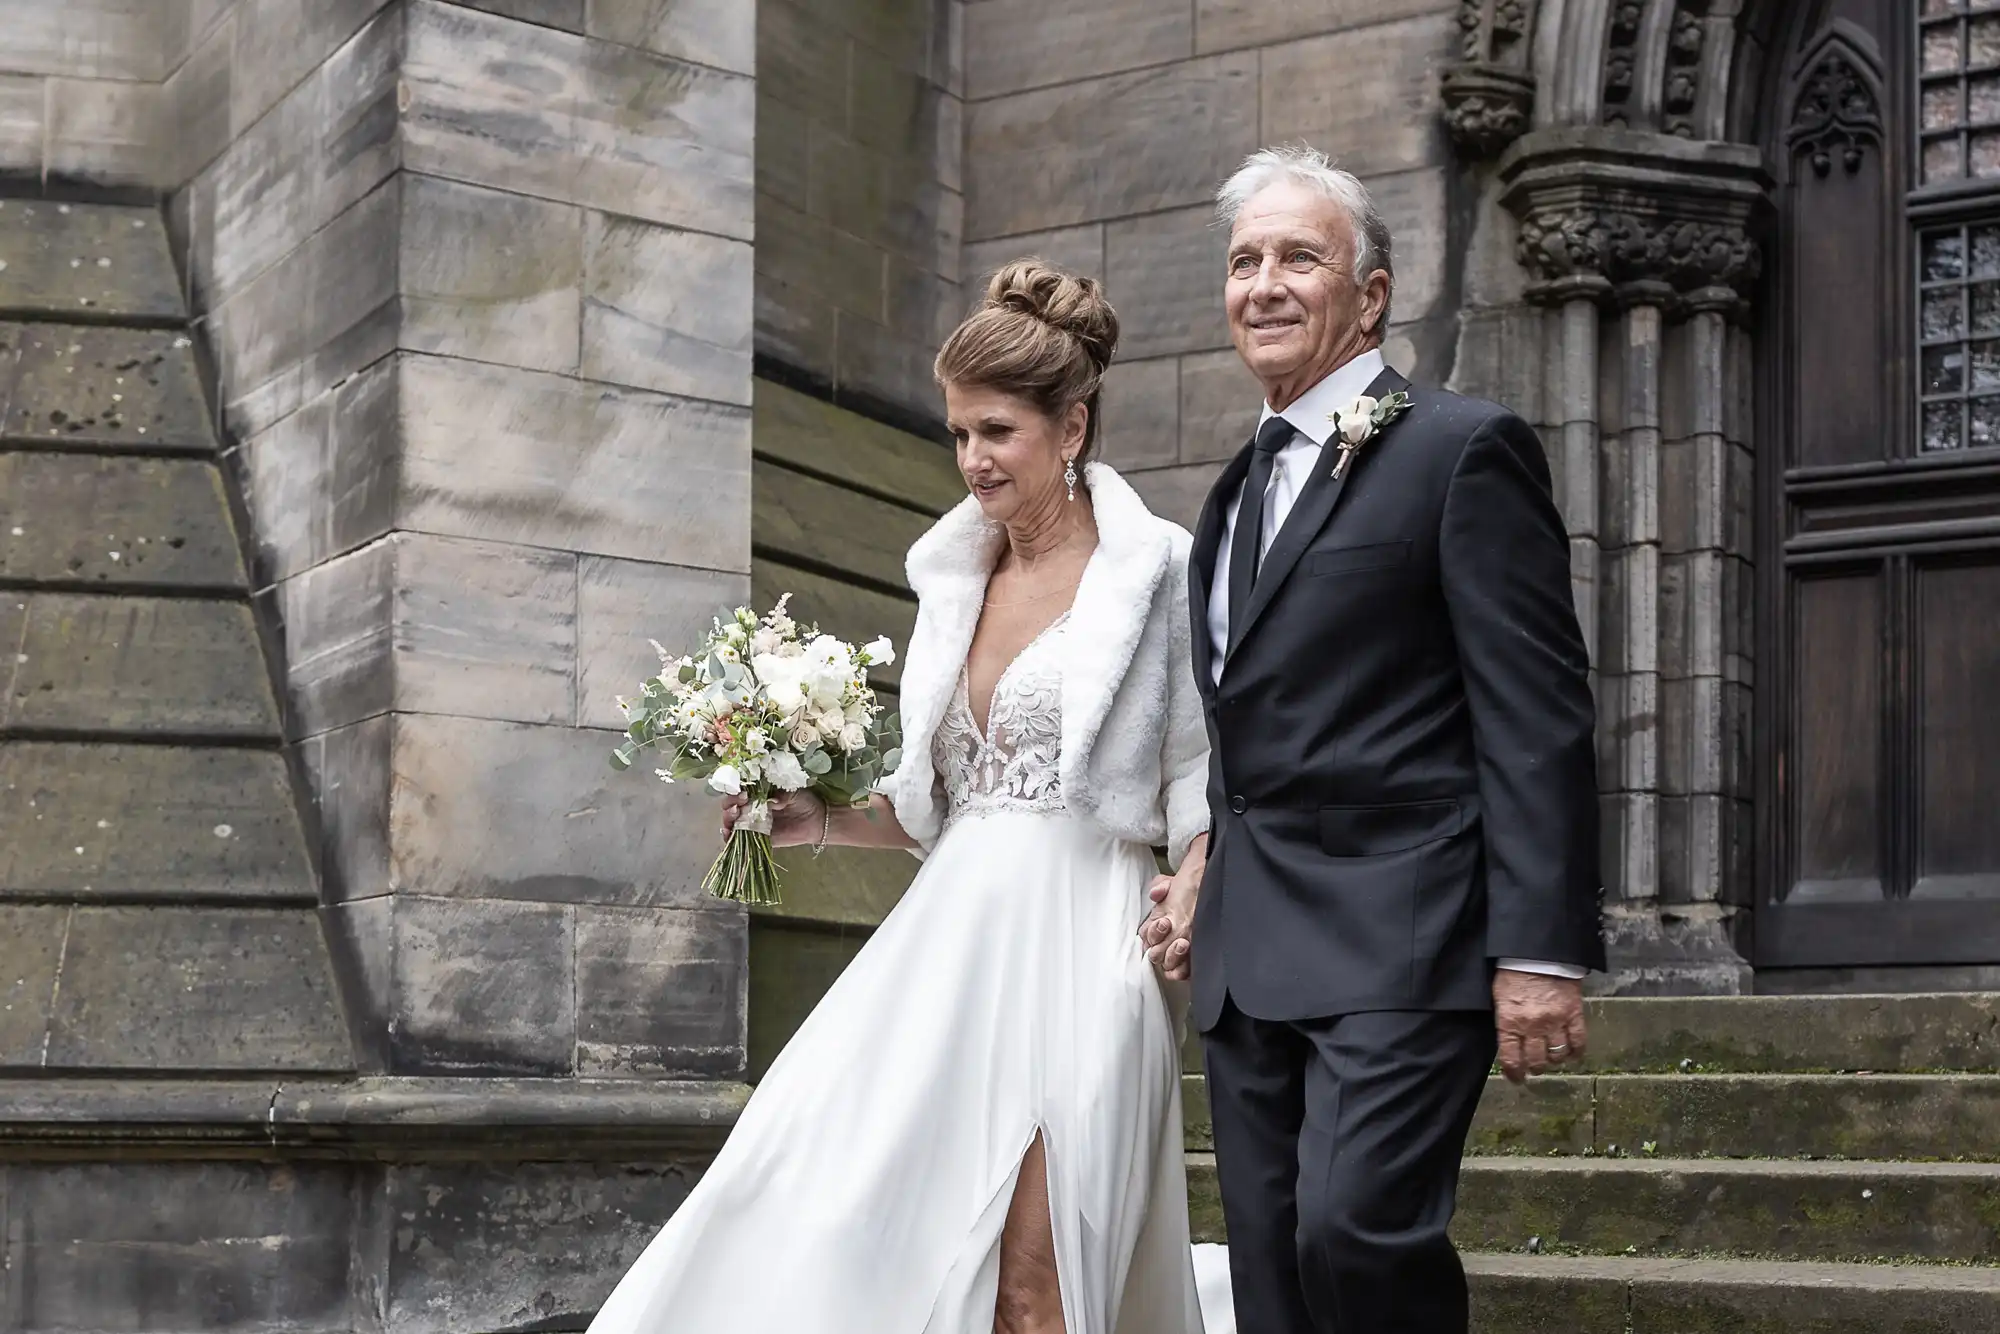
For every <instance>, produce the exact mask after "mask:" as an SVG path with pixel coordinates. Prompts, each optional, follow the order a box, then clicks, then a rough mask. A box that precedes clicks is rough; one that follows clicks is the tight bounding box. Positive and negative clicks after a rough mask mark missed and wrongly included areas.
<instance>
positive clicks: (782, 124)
mask: <svg viewBox="0 0 2000 1334" xmlns="http://www.w3.org/2000/svg"><path fill="white" fill-rule="evenodd" d="M964 10H965V3H964V0H760V3H759V4H758V5H757V59H758V64H759V66H760V68H761V70H762V72H763V76H762V77H761V78H760V79H759V80H758V94H757V325H756V343H757V355H758V358H759V361H760V364H761V365H762V366H763V367H764V368H765V371H766V373H767V374H769V375H771V376H773V377H775V378H778V379H781V380H783V381H784V382H785V383H788V384H792V385H793V386H795V387H798V388H802V389H805V390H806V391H808V392H811V393H814V394H819V395H823V396H826V397H829V398H832V399H834V400H835V401H838V402H842V403H846V404H848V405H850V406H853V407H856V408H858V409H859V410H861V411H862V412H863V413H865V414H867V415H869V416H874V417H878V418H884V419H887V420H893V421H898V422H901V423H903V424H905V425H910V426H914V427H916V428H917V429H919V430H923V429H927V424H928V423H934V422H936V421H937V420H939V419H940V418H941V417H942V415H943V414H942V412H941V411H940V410H939V408H938V405H937V390H936V389H935V388H934V387H933V386H932V384H931V370H930V367H931V359H932V358H933V357H934V356H935V355H936V353H937V347H938V344H939V342H941V341H942V339H943V336H944V334H945V333H946V332H947V331H948V330H949V329H950V328H951V326H952V325H953V324H954V323H956V322H957V320H958V319H959V317H960V316H961V315H962V314H963V313H964V311H963V309H962V299H961V296H960V292H959V287H958V283H959V276H960V267H959V258H960V236H961V231H962V229H963V226H964V211H965V204H964V197H963V195H962V193H961V182H960V175H961V173H960V157H961V151H962V145H963V103H962V101H961V99H962V97H963V96H964V76H963V68H962V60H963V50H964V46H963V42H964V31H963V13H964Z"/></svg>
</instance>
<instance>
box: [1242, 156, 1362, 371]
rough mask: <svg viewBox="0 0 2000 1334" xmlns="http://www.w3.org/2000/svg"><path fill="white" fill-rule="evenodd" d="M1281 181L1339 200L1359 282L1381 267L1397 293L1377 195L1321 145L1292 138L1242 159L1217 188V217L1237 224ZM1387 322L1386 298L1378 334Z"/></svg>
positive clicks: (1335, 200)
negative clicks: (1351, 235)
mask: <svg viewBox="0 0 2000 1334" xmlns="http://www.w3.org/2000/svg"><path fill="white" fill-rule="evenodd" d="M1280 181H1290V182H1292V183H1293V184H1295V185H1302V186H1304V187H1305V188H1306V189H1308V190H1311V191H1313V192H1314V193H1315V194H1318V195H1321V196H1324V197H1325V198H1327V199H1329V200H1331V201H1333V202H1334V203H1335V204H1338V205H1339V206H1340V208H1341V211H1342V212H1344V213H1345V214H1347V222H1348V226H1349V227H1350V229H1351V230H1352V231H1353V233H1354V285H1355V286H1356V287H1360V286H1363V285H1365V284H1366V283H1367V281H1368V277H1369V275H1370V274H1372V273H1374V272H1376V271H1377V270H1380V271H1381V272H1383V273H1385V274H1387V275H1388V276H1389V293H1390V296H1391V297H1392V298H1393V297H1394V295H1395V290H1396V270H1395V267H1394V265H1393V263H1392V261H1391V258H1390V256H1391V252H1392V249H1393V247H1392V245H1391V241H1390V237H1389V224H1388V223H1386V222H1384V221H1382V214H1381V212H1380V211H1379V210H1377V209H1376V207H1375V197H1374V196H1373V195H1371V194H1369V193H1368V187H1367V186H1365V185H1363V184H1362V183H1361V178H1360V177H1358V176H1356V175H1355V174H1354V173H1353V172H1351V171H1343V170H1342V169H1341V168H1339V167H1336V166H1334V165H1333V159H1332V158H1330V157H1328V156H1327V155H1326V154H1324V153H1322V152H1320V151H1319V150H1318V149H1317V148H1311V147H1308V146H1306V145H1305V144H1288V145H1286V146H1284V147H1282V148H1265V149H1261V150H1259V151H1258V152H1255V153H1252V154H1251V155H1250V156H1249V157H1247V158H1245V159H1243V165H1242V166H1240V167H1238V168H1237V169H1236V174H1235V175H1233V176H1231V177H1230V178H1229V179H1228V180H1226V181H1224V182H1223V183H1222V188H1221V189H1219V190H1217V191H1216V192H1215V217H1216V221H1217V222H1218V223H1220V224H1221V225H1222V226H1224V227H1234V226H1235V225H1236V219H1237V218H1238V217H1239V216H1240V215H1241V214H1242V212H1243V209H1244V206H1245V205H1247V204H1248V203H1249V202H1250V201H1251V200H1252V199H1253V198H1255V197H1256V196H1257V195H1258V194H1259V193H1261V192H1262V191H1263V190H1265V189H1267V188H1269V187H1270V186H1273V185H1276V184H1278V183H1279V182H1280ZM1388 327H1389V306H1388V303H1387V302H1385V303H1384V304H1383V306H1382V315H1381V318H1380V319H1379V320H1378V321H1376V325H1375V328H1374V330H1373V332H1374V334H1375V335H1376V336H1377V337H1378V338H1379V337H1381V336H1382V335H1383V334H1384V333H1385V332H1386V331H1387V330H1388Z"/></svg>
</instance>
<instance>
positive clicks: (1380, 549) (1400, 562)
mask: <svg viewBox="0 0 2000 1334" xmlns="http://www.w3.org/2000/svg"><path fill="white" fill-rule="evenodd" d="M1410 546H1411V543H1410V540H1409V539H1408V538H1404V539H1403V540H1402V541H1400V542H1370V543H1368V544H1367V545H1366V546H1358V547H1324V548H1321V549H1320V550H1318V551H1308V552H1307V553H1306V554H1305V555H1304V556H1303V557H1301V558H1300V560H1299V573H1300V574H1302V575H1304V576H1306V577H1307V578H1315V577H1318V576H1321V575H1330V574H1358V573H1359V572H1361V571H1363V570H1394V569H1400V568H1401V567H1403V566H1405V565H1408V564H1409V563H1410Z"/></svg>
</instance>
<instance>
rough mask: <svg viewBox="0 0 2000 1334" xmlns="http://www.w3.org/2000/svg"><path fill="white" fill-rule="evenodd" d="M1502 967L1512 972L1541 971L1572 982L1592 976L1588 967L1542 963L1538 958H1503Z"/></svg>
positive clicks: (1545, 975) (1544, 974)
mask: <svg viewBox="0 0 2000 1334" xmlns="http://www.w3.org/2000/svg"><path fill="white" fill-rule="evenodd" d="M1500 967H1502V968H1504V969H1506V970H1507V971H1508V972H1510V973H1540V974H1542V975H1543V976H1544V977H1566V978H1568V979H1569V980H1570V981H1572V982H1581V981H1582V980H1583V979H1584V978H1586V977H1589V976H1590V970H1589V969H1588V968H1579V967H1577V966H1576V965H1575V964H1573V963H1542V962H1540V961H1539V960H1536V959H1502V960H1500Z"/></svg>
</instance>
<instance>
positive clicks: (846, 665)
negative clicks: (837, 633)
mask: <svg viewBox="0 0 2000 1334" xmlns="http://www.w3.org/2000/svg"><path fill="white" fill-rule="evenodd" d="M806 660H807V661H809V662H811V663H812V664H813V665H814V666H816V667H818V668H819V669H820V670H821V671H825V672H837V673H839V674H840V675H841V676H852V675H854V655H853V654H852V653H851V652H850V651H849V650H848V647H847V645H845V644H843V643H841V642H840V641H839V640H838V639H835V638H834V637H833V636H832V635H820V636H819V637H817V638H816V639H814V640H813V641H812V642H811V643H810V644H807V645H806Z"/></svg>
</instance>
